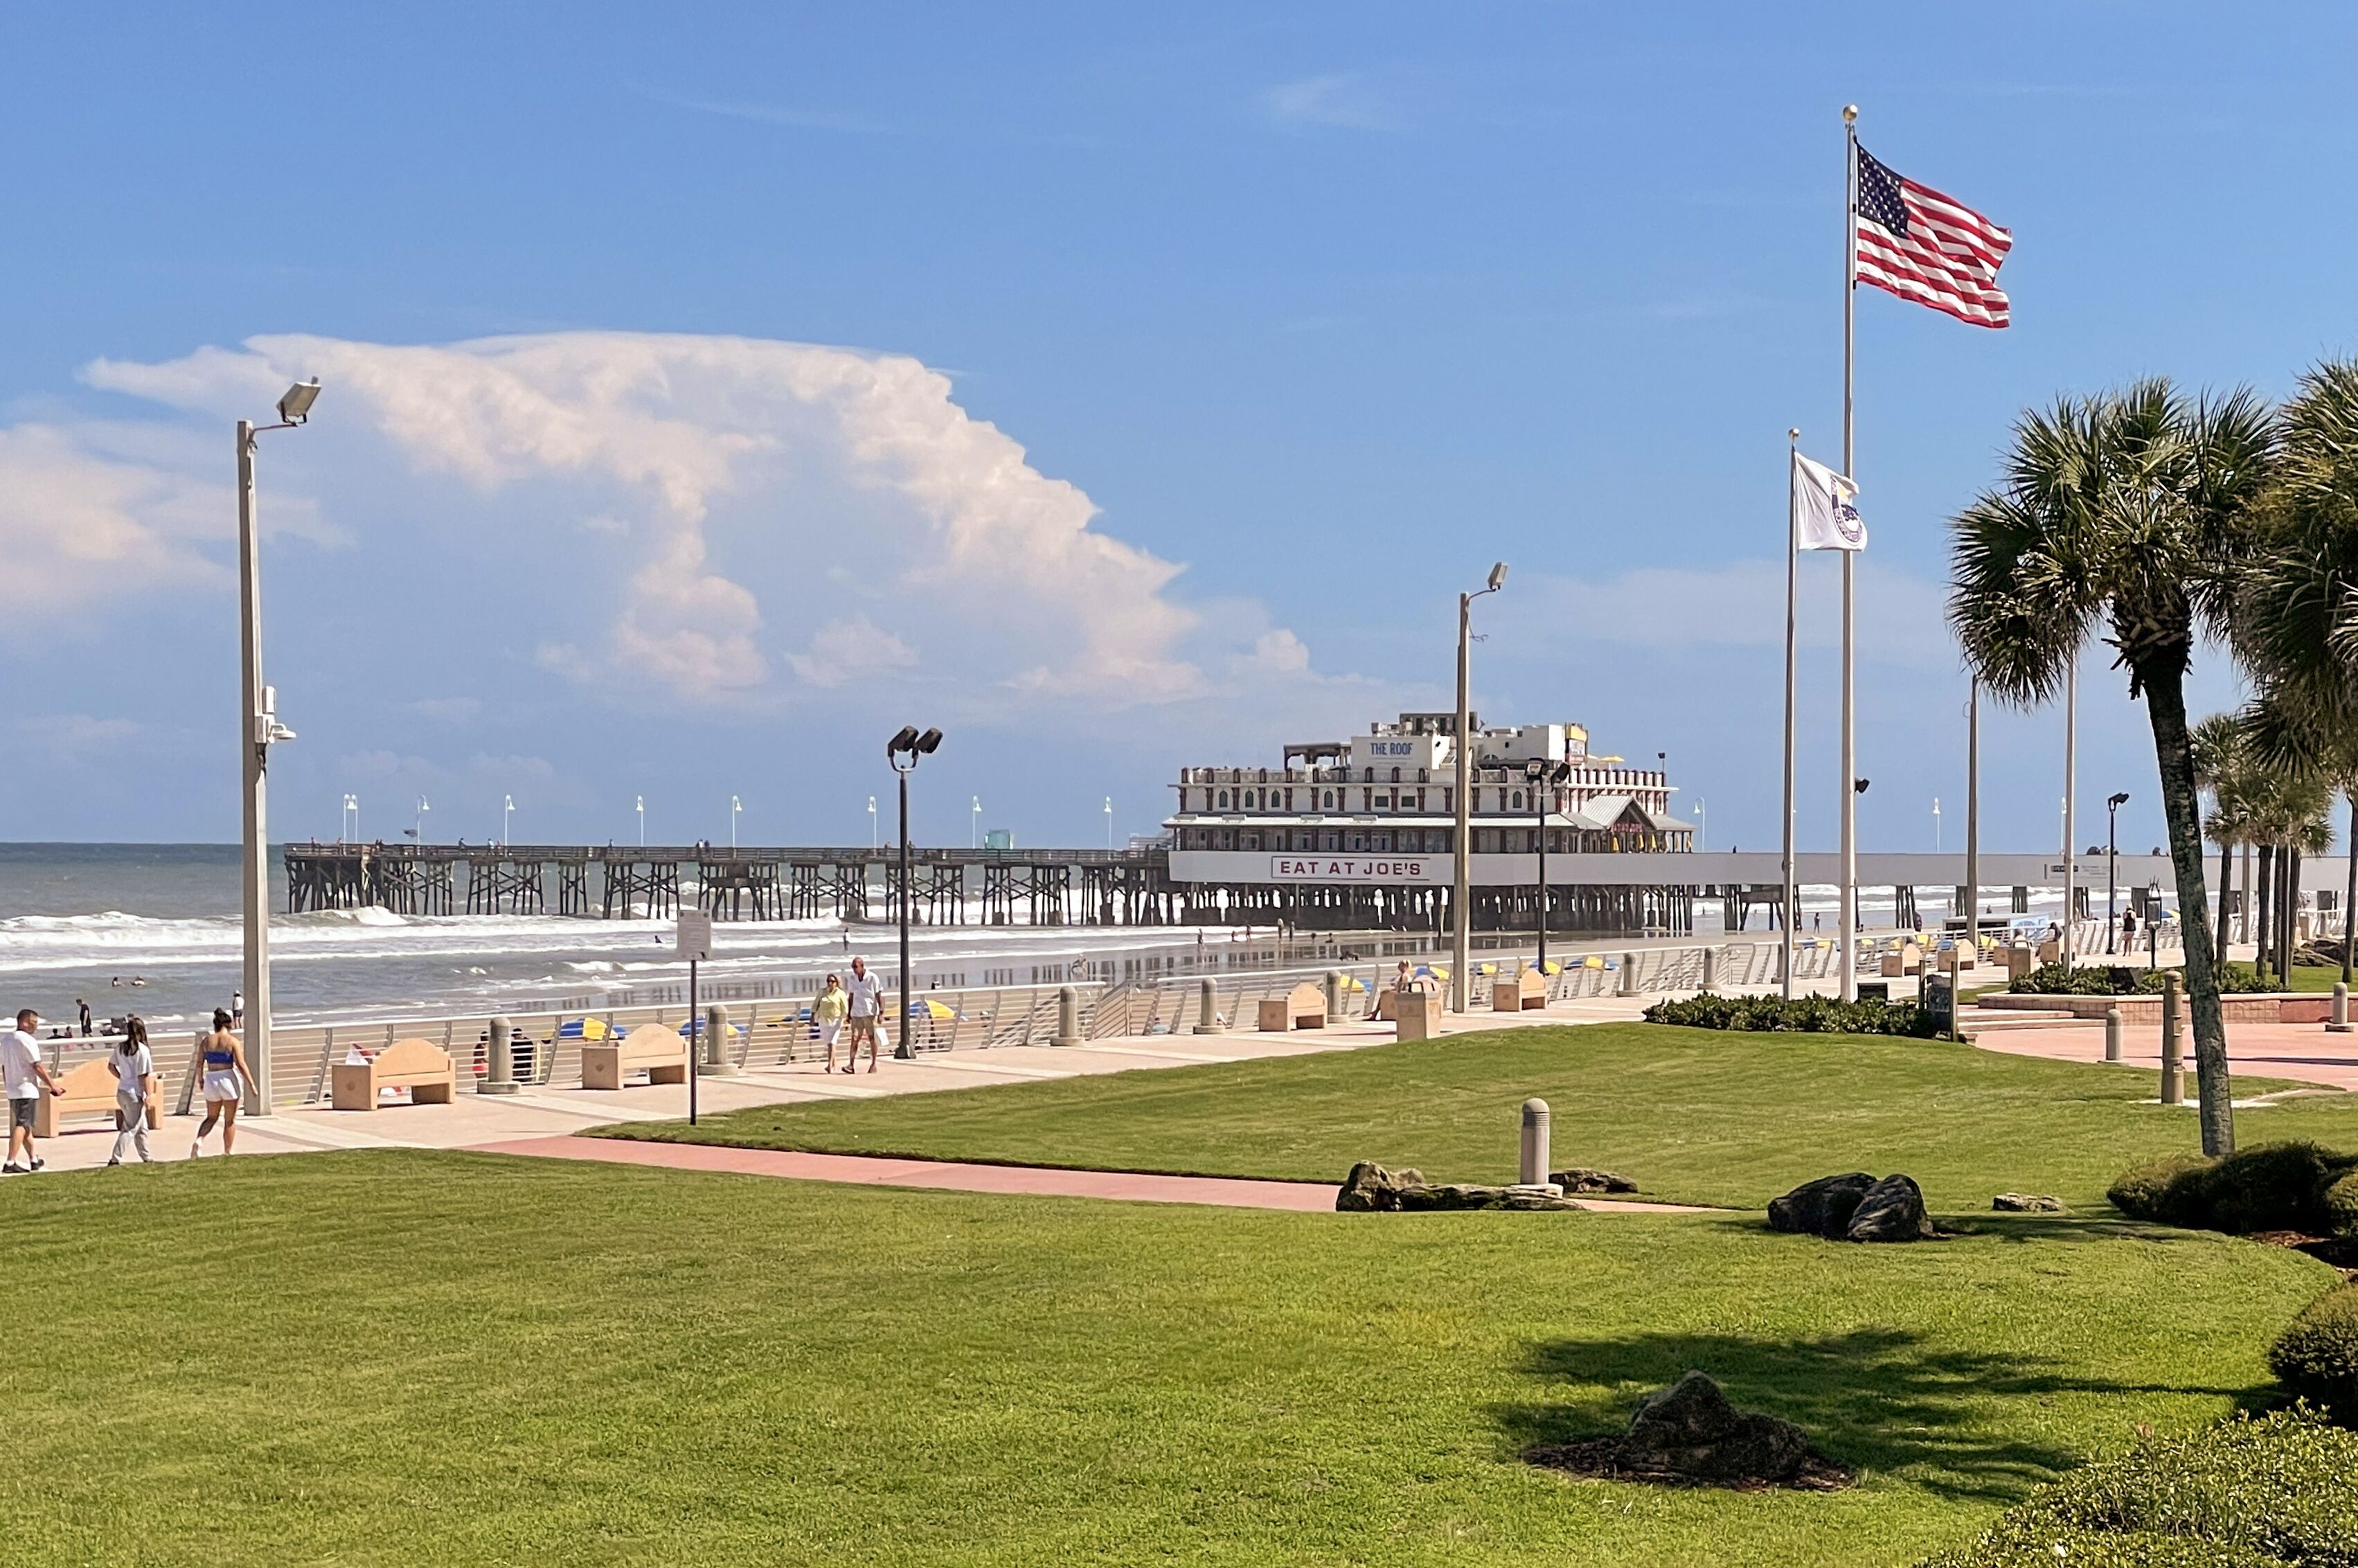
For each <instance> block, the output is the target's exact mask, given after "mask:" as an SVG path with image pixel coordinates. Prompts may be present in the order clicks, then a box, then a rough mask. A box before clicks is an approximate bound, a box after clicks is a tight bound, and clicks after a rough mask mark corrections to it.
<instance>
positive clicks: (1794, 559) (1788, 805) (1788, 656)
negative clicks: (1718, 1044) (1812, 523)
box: [1777, 429, 1801, 1001]
mask: <svg viewBox="0 0 2358 1568" xmlns="http://www.w3.org/2000/svg"><path fill="white" fill-rule="evenodd" d="M1785 441H1786V445H1787V448H1788V449H1787V451H1786V453H1785V854H1784V860H1783V861H1782V865H1783V867H1784V871H1785V901H1784V903H1783V904H1782V905H1781V906H1780V909H1781V913H1780V915H1779V921H1780V924H1782V925H1783V926H1784V928H1785V929H1784V936H1783V947H1782V949H1781V958H1782V961H1781V962H1779V965H1778V966H1777V974H1778V977H1779V979H1780V980H1781V981H1782V982H1783V985H1784V997H1785V1000H1787V1001H1790V1000H1793V918H1794V914H1795V913H1796V909H1797V906H1798V904H1799V903H1800V900H1799V899H1798V898H1797V897H1796V896H1795V894H1796V893H1797V892H1799V889H1798V888H1797V887H1796V886H1795V885H1794V876H1793V624H1794V615H1793V599H1794V593H1793V579H1794V577H1795V575H1796V573H1797V571H1798V568H1799V567H1800V564H1801V511H1800V509H1799V508H1798V507H1797V506H1796V505H1795V504H1794V501H1793V470H1794V467H1795V464H1796V461H1797V460H1798V459H1799V457H1800V442H1801V431H1800V430H1798V429H1794V430H1788V431H1786V432H1785Z"/></svg>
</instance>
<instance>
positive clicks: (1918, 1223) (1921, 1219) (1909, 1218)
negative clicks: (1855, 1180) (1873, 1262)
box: [1844, 1174, 1940, 1241]
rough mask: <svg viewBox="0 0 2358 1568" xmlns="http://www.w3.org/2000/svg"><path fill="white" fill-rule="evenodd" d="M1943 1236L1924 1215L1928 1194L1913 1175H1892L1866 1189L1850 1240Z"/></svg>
mask: <svg viewBox="0 0 2358 1568" xmlns="http://www.w3.org/2000/svg"><path fill="white" fill-rule="evenodd" d="M1939 1234H1940V1233H1939V1232H1938V1231H1936V1230H1934V1229H1933V1228H1932V1221H1931V1219H1930V1218H1929V1217H1927V1216H1926V1215H1925V1213H1924V1194H1923V1191H1922V1190H1921V1189H1920V1188H1919V1187H1918V1186H1917V1185H1916V1180H1915V1178H1914V1177H1912V1176H1902V1175H1896V1174H1895V1175H1889V1176H1886V1177H1884V1178H1883V1180H1881V1181H1879V1182H1877V1183H1876V1184H1874V1185H1873V1186H1871V1187H1869V1188H1867V1189H1866V1193H1865V1194H1864V1195H1861V1197H1860V1198H1859V1200H1858V1206H1857V1208H1855V1210H1853V1211H1852V1213H1851V1217H1850V1228H1849V1229H1848V1230H1846V1231H1844V1239H1845V1240H1848V1241H1922V1240H1924V1239H1926V1238H1929V1237H1932V1236H1937V1235H1939Z"/></svg>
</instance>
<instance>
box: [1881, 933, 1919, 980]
mask: <svg viewBox="0 0 2358 1568" xmlns="http://www.w3.org/2000/svg"><path fill="white" fill-rule="evenodd" d="M1923 968H1924V954H1923V951H1922V950H1921V949H1920V948H1919V947H1918V946H1916V944H1915V943H1913V942H1908V943H1903V944H1902V945H1900V946H1898V947H1892V948H1887V949H1886V950H1885V952H1884V955H1883V965H1882V974H1883V978H1884V979H1887V980H1896V979H1898V978H1899V977H1900V976H1902V975H1914V974H1920V973H1922V972H1923Z"/></svg>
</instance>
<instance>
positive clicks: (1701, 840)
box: [1694, 796, 1711, 849]
mask: <svg viewBox="0 0 2358 1568" xmlns="http://www.w3.org/2000/svg"><path fill="white" fill-rule="evenodd" d="M1710 828H1711V806H1710V803H1709V802H1707V801H1705V800H1704V799H1703V798H1702V797H1701V796H1697V797H1696V800H1695V844H1694V847H1695V848H1696V849H1706V848H1708V840H1709V838H1710V836H1711V834H1710Z"/></svg>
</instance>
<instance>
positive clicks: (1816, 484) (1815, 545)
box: [1793, 452, 1866, 550]
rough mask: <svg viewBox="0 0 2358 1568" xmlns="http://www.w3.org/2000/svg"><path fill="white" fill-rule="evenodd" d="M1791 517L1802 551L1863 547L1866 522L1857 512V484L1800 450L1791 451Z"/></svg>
mask: <svg viewBox="0 0 2358 1568" xmlns="http://www.w3.org/2000/svg"><path fill="white" fill-rule="evenodd" d="M1793 520H1794V524H1795V527H1794V532H1795V533H1796V535H1798V536H1799V539H1800V544H1801V548H1802V549H1804V550H1863V549H1865V548H1866V523H1864V522H1863V521H1861V520H1860V518H1859V515H1858V486H1856V485H1855V484H1853V483H1852V482H1851V481H1850V480H1849V478H1848V477H1847V476H1845V475H1843V474H1838V473H1836V472H1834V470H1832V469H1830V468H1828V467H1826V465H1825V464H1823V463H1813V462H1812V461H1811V460H1809V459H1807V458H1805V457H1803V456H1802V455H1801V453H1799V452H1795V453H1794V454H1793Z"/></svg>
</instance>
